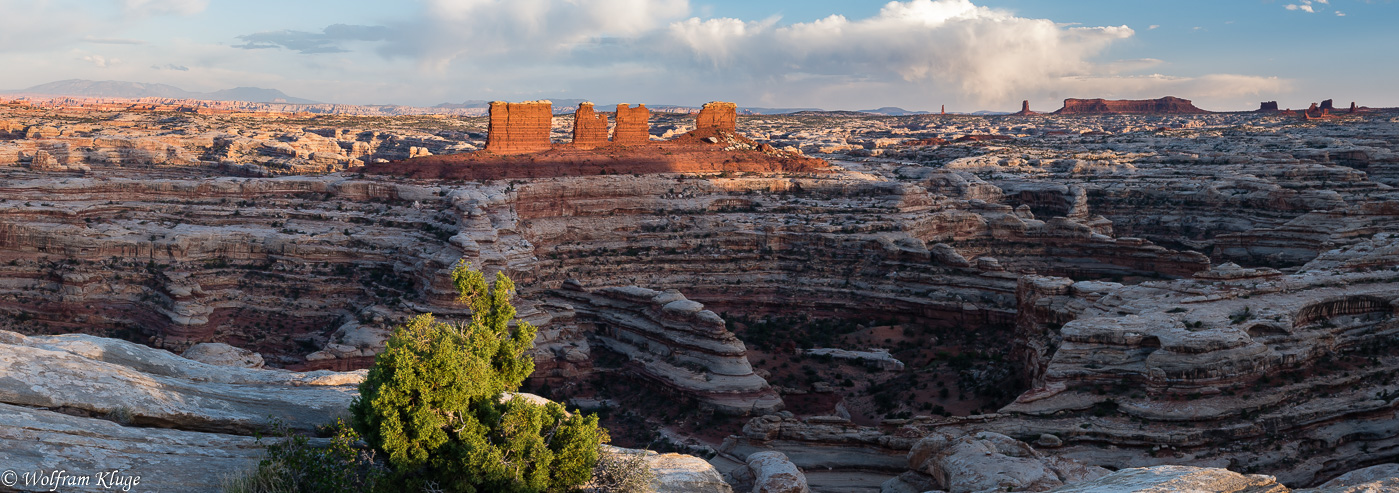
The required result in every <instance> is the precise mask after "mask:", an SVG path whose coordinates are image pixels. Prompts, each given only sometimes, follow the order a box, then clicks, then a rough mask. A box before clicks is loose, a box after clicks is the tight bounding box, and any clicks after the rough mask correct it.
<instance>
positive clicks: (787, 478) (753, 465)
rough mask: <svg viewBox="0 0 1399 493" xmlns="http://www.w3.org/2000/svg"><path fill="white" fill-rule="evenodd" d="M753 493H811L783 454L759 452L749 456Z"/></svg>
mask: <svg viewBox="0 0 1399 493" xmlns="http://www.w3.org/2000/svg"><path fill="white" fill-rule="evenodd" d="M746 462H747V463H748V470H749V471H751V473H752V475H753V490H752V491H753V493H811V488H810V487H809V486H807V484H806V475H805V474H802V471H801V469H798V468H797V466H796V465H795V464H792V461H790V460H787V456H786V455H783V454H782V452H758V453H756V454H751V455H749V456H748V459H747V461H746Z"/></svg>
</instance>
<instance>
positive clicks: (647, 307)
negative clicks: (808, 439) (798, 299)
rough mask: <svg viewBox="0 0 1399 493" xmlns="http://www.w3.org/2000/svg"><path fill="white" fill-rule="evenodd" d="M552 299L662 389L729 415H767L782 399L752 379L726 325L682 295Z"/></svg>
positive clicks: (621, 293) (624, 290)
mask: <svg viewBox="0 0 1399 493" xmlns="http://www.w3.org/2000/svg"><path fill="white" fill-rule="evenodd" d="M553 294H554V295H556V296H559V297H561V298H563V299H565V300H568V301H570V302H572V303H573V306H574V309H575V310H576V311H577V312H578V315H579V322H580V323H581V324H583V325H584V326H585V327H590V328H589V329H586V330H587V332H589V333H591V334H593V335H594V337H595V338H596V339H598V340H599V341H602V343H603V345H605V346H606V347H608V348H609V349H611V350H613V351H616V352H618V353H621V354H624V355H626V357H627V358H629V359H630V360H631V361H632V362H633V363H635V364H636V365H637V366H638V367H639V373H640V374H641V375H642V376H644V377H645V378H647V379H651V380H653V381H655V382H656V383H657V384H658V385H659V386H660V387H661V388H662V389H664V390H667V391H673V392H677V393H679V394H682V395H685V396H689V397H693V398H696V399H698V400H699V401H700V402H701V403H702V405H707V406H712V407H713V408H714V409H715V410H716V411H719V412H723V413H727V414H739V415H746V414H753V413H757V414H764V413H769V412H773V411H776V410H778V409H780V408H781V407H782V398H781V397H779V396H778V395H777V392H776V391H774V390H773V389H772V387H771V386H769V385H768V383H767V381H765V380H763V378H762V377H760V376H758V375H755V374H754V373H753V367H752V365H750V364H749V363H748V359H747V352H746V350H745V348H744V345H743V341H740V340H738V338H737V337H734V335H733V333H731V332H729V331H728V329H727V328H725V326H724V320H723V319H721V318H719V316H718V315H715V314H714V312H712V311H709V310H705V309H704V305H702V304H700V303H697V302H694V301H690V300H688V299H686V298H685V296H684V295H682V294H680V293H679V292H678V291H675V290H670V291H666V292H658V291H653V290H650V289H645V288H640V287H636V286H630V287H612V288H603V289H598V290H594V291H585V290H583V289H581V287H579V286H577V285H576V284H573V285H566V286H565V289H561V290H555V291H553Z"/></svg>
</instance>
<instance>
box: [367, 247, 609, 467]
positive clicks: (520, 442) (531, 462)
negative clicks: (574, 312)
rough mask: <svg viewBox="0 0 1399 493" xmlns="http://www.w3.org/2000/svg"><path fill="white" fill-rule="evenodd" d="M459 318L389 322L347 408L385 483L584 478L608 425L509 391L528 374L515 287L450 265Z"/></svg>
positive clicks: (530, 331) (526, 332) (526, 338)
mask: <svg viewBox="0 0 1399 493" xmlns="http://www.w3.org/2000/svg"><path fill="white" fill-rule="evenodd" d="M452 282H453V284H455V285H456V288H457V291H458V292H459V293H460V298H459V301H461V302H464V303H467V304H468V305H469V306H470V308H471V320H470V321H468V322H464V323H447V322H442V321H438V320H436V319H434V318H433V316H432V315H431V314H424V315H420V316H418V317H416V318H414V319H412V320H411V321H409V322H408V323H407V324H405V325H403V326H400V327H398V328H396V329H394V333H393V335H392V336H391V337H390V338H389V340H388V344H387V347H386V348H385V350H384V352H383V353H381V354H379V356H378V357H376V358H375V361H374V367H373V368H371V369H370V370H369V376H368V377H367V378H366V379H365V380H364V382H363V383H362V384H360V388H359V390H360V396H359V397H358V398H357V399H356V400H355V401H354V403H353V404H352V405H351V407H350V411H351V414H352V415H353V421H354V427H355V429H356V430H357V431H359V432H360V434H361V435H362V436H363V437H364V440H365V441H366V442H367V443H368V444H369V445H370V446H371V447H373V448H374V449H375V450H376V451H378V453H380V454H383V455H382V456H383V457H386V458H387V459H388V463H389V465H390V466H391V468H392V470H393V473H392V474H393V479H394V481H392V482H394V483H399V484H404V485H406V486H409V487H410V488H411V489H413V490H419V489H423V488H427V489H441V490H444V491H458V492H553V491H568V490H572V489H575V488H576V487H578V486H580V485H582V484H584V483H586V482H587V481H588V480H589V479H590V477H591V472H592V469H593V466H594V465H595V463H596V462H597V458H598V445H599V444H600V443H601V442H603V441H605V440H606V439H607V431H606V430H604V429H601V428H599V427H598V419H597V416H596V415H589V416H584V415H582V414H581V413H574V414H569V413H567V412H565V411H564V409H563V406H560V405H559V404H558V403H552V402H551V403H548V404H545V405H539V404H535V403H533V402H530V401H529V400H527V399H519V398H511V397H513V395H511V394H508V393H510V392H514V391H515V390H516V389H518V388H519V387H520V384H521V383H522V382H524V380H525V378H526V377H528V376H529V374H530V373H531V372H533V371H534V360H533V359H531V358H530V356H529V355H528V354H526V352H527V351H529V349H530V348H531V347H533V344H534V335H535V329H534V327H533V326H531V325H530V324H529V323H526V322H524V321H516V325H515V327H514V328H513V329H512V328H511V327H510V323H511V322H512V321H515V308H514V307H513V306H511V305H510V298H511V296H512V295H513V294H514V292H515V285H514V283H512V282H511V281H510V279H509V278H507V277H506V276H505V275H504V274H500V273H497V274H496V277H495V281H494V282H492V283H490V284H487V283H486V280H485V276H484V275H483V274H482V273H481V272H480V271H476V270H472V269H471V268H470V267H469V266H468V265H467V264H466V263H465V262H463V263H459V264H457V266H456V268H454V269H453V270H452Z"/></svg>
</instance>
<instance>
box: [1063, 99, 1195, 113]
mask: <svg viewBox="0 0 1399 493" xmlns="http://www.w3.org/2000/svg"><path fill="white" fill-rule="evenodd" d="M1198 113H1209V112H1208V111H1205V110H1202V109H1200V108H1196V107H1195V105H1193V104H1191V103H1190V100H1189V99H1181V98H1177V97H1172V96H1166V97H1164V98H1161V99H1123V100H1115V101H1109V100H1105V99H1073V98H1069V99H1065V100H1064V107H1063V108H1059V111H1055V112H1054V114H1056V115H1117V114H1130V115H1151V114H1169V115H1183V114H1198Z"/></svg>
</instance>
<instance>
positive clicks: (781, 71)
mask: <svg viewBox="0 0 1399 493" xmlns="http://www.w3.org/2000/svg"><path fill="white" fill-rule="evenodd" d="M667 31H668V32H667V34H668V37H669V38H670V40H671V41H672V42H673V43H674V44H675V45H676V46H678V47H679V48H681V49H682V50H680V51H682V52H684V53H688V54H689V55H691V57H692V59H694V60H696V61H698V62H701V63H702V64H704V65H709V66H714V67H718V68H720V69H721V71H723V72H725V73H726V75H730V76H733V75H738V76H744V77H756V78H763V77H774V76H782V75H791V74H811V75H816V76H842V77H845V78H847V79H877V80H883V81H885V82H891V81H902V82H905V83H910V84H925V85H934V86H939V87H944V88H948V89H952V90H955V91H958V92H961V93H964V94H968V95H972V96H974V97H975V98H977V99H980V100H984V101H1000V100H1006V99H1007V98H1014V97H1015V96H1016V95H1017V94H1020V93H1022V92H1025V91H1027V90H1031V89H1035V88H1037V87H1038V86H1040V85H1042V84H1045V83H1046V81H1053V80H1057V79H1060V78H1064V77H1074V76H1084V75H1090V74H1093V73H1095V72H1096V71H1097V70H1098V68H1099V67H1097V66H1096V64H1094V63H1093V62H1091V61H1090V59H1091V58H1093V57H1094V56H1096V55H1098V54H1099V53H1101V52H1102V51H1103V50H1104V49H1106V48H1107V47H1108V46H1110V45H1111V44H1112V43H1114V42H1117V41H1120V40H1122V39H1126V38H1129V37H1131V36H1132V35H1133V34H1134V31H1133V30H1132V29H1131V28H1129V27H1127V26H1109V27H1064V26H1061V25H1059V24H1056V23H1054V22H1053V21H1050V20H1047V19H1029V18H1023V17H1017V16H1015V15H1013V14H1011V13H1009V12H1007V11H1003V10H997V9H990V8H986V7H978V6H976V5H974V4H972V3H971V2H970V1H968V0H910V1H907V2H890V3H889V4H887V5H885V6H884V8H883V9H882V10H880V12H879V13H878V14H877V15H875V16H873V17H870V18H866V19H856V20H851V19H848V18H846V17H844V16H838V15H836V16H830V17H827V18H824V19H820V20H817V21H813V22H806V23H796V24H791V25H786V26H780V25H777V24H776V23H775V22H773V21H771V20H768V21H747V22H745V21H740V20H737V19H723V18H721V19H708V20H701V19H698V18H691V19H689V20H685V21H681V22H675V23H672V24H671V25H670V26H669V28H668V30H667ZM682 54H683V53H682Z"/></svg>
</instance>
